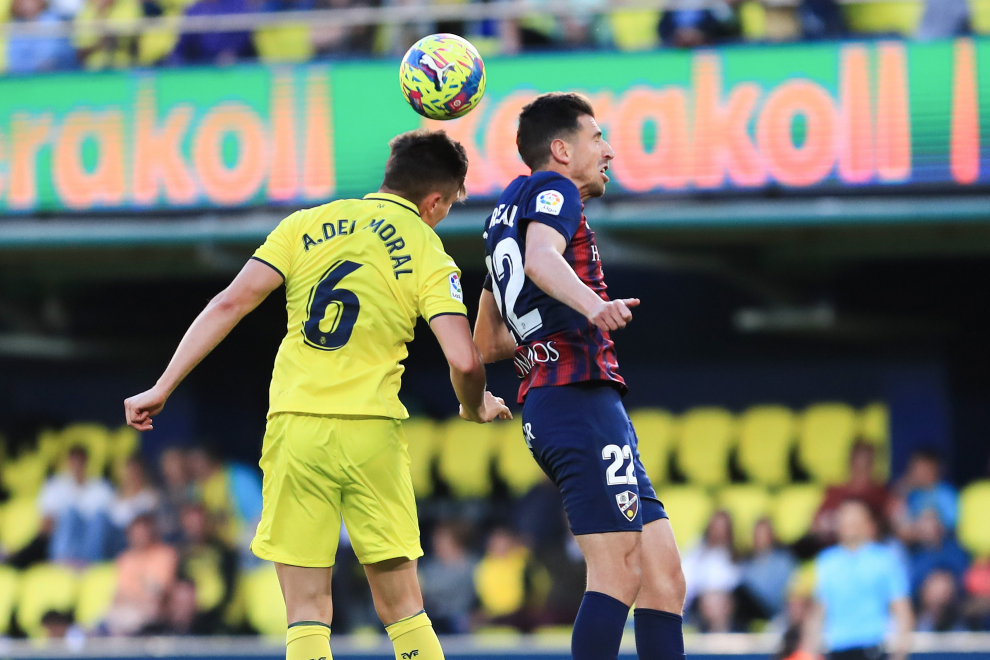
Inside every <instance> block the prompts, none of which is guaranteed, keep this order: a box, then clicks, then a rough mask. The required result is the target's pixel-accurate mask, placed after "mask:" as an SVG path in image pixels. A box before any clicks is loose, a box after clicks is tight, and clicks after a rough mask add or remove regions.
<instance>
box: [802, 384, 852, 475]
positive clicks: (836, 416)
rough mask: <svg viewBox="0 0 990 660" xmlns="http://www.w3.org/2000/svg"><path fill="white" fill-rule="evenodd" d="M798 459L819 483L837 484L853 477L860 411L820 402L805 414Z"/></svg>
mask: <svg viewBox="0 0 990 660" xmlns="http://www.w3.org/2000/svg"><path fill="white" fill-rule="evenodd" d="M800 427H801V428H800V432H799V433H800V435H799V436H798V457H799V458H800V460H801V465H802V466H804V469H805V470H807V471H808V473H809V474H810V475H811V476H812V477H813V478H814V479H815V480H817V481H821V482H823V483H826V484H837V483H842V482H843V481H845V480H846V479H847V478H848V476H849V448H850V447H851V446H852V444H853V441H854V440H855V439H856V432H857V430H858V429H857V424H856V411H855V410H853V409H852V407H850V406H847V405H846V404H844V403H820V404H817V405H814V406H810V407H809V408H808V409H807V410H806V411H805V413H804V415H803V418H802V420H801V425H800Z"/></svg>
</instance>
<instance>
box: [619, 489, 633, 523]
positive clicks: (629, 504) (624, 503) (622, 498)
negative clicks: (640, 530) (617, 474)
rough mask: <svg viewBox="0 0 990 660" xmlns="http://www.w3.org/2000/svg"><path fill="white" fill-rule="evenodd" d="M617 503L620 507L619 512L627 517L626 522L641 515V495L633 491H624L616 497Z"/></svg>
mask: <svg viewBox="0 0 990 660" xmlns="http://www.w3.org/2000/svg"><path fill="white" fill-rule="evenodd" d="M615 503H616V504H618V505H619V511H621V512H622V515H624V516H625V517H626V520H634V519H635V518H636V514H637V513H639V495H637V494H636V493H634V492H632V491H631V490H624V491H622V492H621V493H619V494H618V495H616V496H615Z"/></svg>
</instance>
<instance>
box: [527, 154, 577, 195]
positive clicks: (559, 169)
mask: <svg viewBox="0 0 990 660" xmlns="http://www.w3.org/2000/svg"><path fill="white" fill-rule="evenodd" d="M537 172H556V173H557V174H559V175H560V176H562V177H564V178H567V179H570V180H571V182H572V183H573V184H574V185H575V186H577V189H578V192H579V193H581V201H582V202H586V201H587V200H588V198H589V197H591V195H589V194H588V193H587V190H586V186H584V185H582V184H580V183H578V182H577V181H575V180H574V178H573V177H572V176H571V173H570V172H569V171H568V170H567V166H566V165H564V164H563V163H558V162H557V161H555V160H554V159H552V158H551V159H550V161H549V162H548V163H547V164H546V165H544V166H543V167H541V168H540V169H538V170H533V174H536V173H537Z"/></svg>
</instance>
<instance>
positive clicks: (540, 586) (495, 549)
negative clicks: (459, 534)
mask: <svg viewBox="0 0 990 660" xmlns="http://www.w3.org/2000/svg"><path fill="white" fill-rule="evenodd" d="M474 583H475V587H476V589H477V595H478V600H479V601H480V603H481V612H480V615H481V619H482V620H483V621H484V622H486V623H491V624H495V625H506V626H513V627H515V628H518V629H519V630H521V631H523V632H530V631H531V630H532V629H533V627H534V625H535V623H536V621H537V620H538V617H539V610H540V609H541V608H542V606H543V603H544V602H545V599H546V593H547V591H548V590H549V577H548V576H547V573H546V569H544V568H543V567H542V566H540V565H539V564H537V563H536V561H535V560H534V559H533V557H532V555H531V553H530V551H529V549H528V548H527V547H526V546H525V545H523V544H522V542H521V541H520V540H519V537H517V536H516V535H515V533H514V532H512V530H510V529H508V528H504V527H499V528H496V529H494V530H492V532H491V534H489V536H488V542H487V543H486V545H485V555H484V557H482V559H481V561H480V562H478V566H477V568H475V571H474Z"/></svg>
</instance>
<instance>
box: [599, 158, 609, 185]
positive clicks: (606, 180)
mask: <svg viewBox="0 0 990 660" xmlns="http://www.w3.org/2000/svg"><path fill="white" fill-rule="evenodd" d="M607 171H608V163H605V164H604V165H602V167H601V169H600V170H598V173H599V174H601V175H602V178H603V179H605V183H608V182H609V181H611V179H609V178H608V175H607V174H605V172H607Z"/></svg>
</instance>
